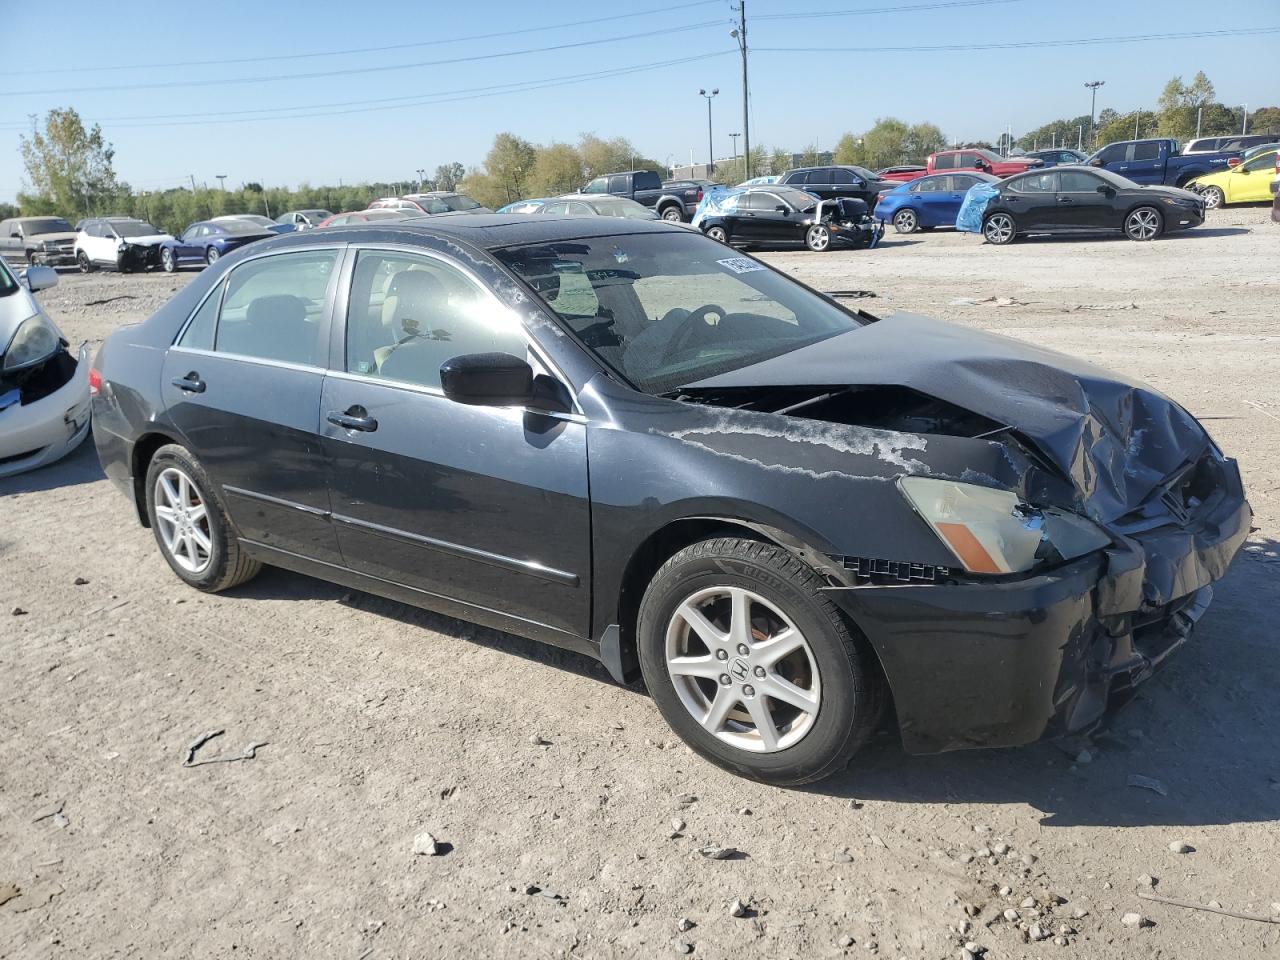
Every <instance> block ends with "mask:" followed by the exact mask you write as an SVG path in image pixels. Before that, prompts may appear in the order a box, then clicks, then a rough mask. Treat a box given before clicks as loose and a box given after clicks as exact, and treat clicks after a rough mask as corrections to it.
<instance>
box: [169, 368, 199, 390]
mask: <svg viewBox="0 0 1280 960" xmlns="http://www.w3.org/2000/svg"><path fill="white" fill-rule="evenodd" d="M169 382H170V383H172V384H173V385H174V386H175V387H177V388H178V389H179V390H184V391H186V392H187V393H204V387H205V383H204V381H203V380H201V379H200V374H198V373H196V372H195V371H194V370H192V371H191V372H190V373H188V374H187V375H186V376H185V377H174V378H173V379H172V380H170V381H169Z"/></svg>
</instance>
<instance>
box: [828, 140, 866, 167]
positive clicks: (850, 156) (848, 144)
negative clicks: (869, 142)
mask: <svg viewBox="0 0 1280 960" xmlns="http://www.w3.org/2000/svg"><path fill="white" fill-rule="evenodd" d="M831 159H832V161H833V162H834V163H844V164H853V165H855V166H860V167H861V166H865V165H866V162H867V155H866V151H865V150H863V148H862V138H861V137H857V136H854V135H853V134H852V133H846V134H844V135H843V136H841V137H840V139H839V140H837V141H836V147H835V149H834V150H832V151H831Z"/></svg>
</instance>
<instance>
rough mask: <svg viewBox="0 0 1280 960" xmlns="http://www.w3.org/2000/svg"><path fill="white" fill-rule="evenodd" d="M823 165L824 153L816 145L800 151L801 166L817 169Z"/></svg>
mask: <svg viewBox="0 0 1280 960" xmlns="http://www.w3.org/2000/svg"><path fill="white" fill-rule="evenodd" d="M820 163H822V152H821V151H820V150H819V149H818V145H817V144H816V143H811V144H809V145H808V146H807V147H805V148H804V149H803V150H802V151H800V166H802V167H816V166H817V165H818V164H820Z"/></svg>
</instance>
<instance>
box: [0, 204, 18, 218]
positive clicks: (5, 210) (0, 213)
mask: <svg viewBox="0 0 1280 960" xmlns="http://www.w3.org/2000/svg"><path fill="white" fill-rule="evenodd" d="M18 214H19V210H18V208H17V207H15V206H14V205H13V204H12V203H0V220H8V219H9V218H10V217H16V216H18Z"/></svg>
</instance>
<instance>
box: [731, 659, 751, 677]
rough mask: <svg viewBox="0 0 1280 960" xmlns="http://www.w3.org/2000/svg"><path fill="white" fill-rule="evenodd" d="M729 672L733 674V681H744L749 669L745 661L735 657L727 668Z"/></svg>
mask: <svg viewBox="0 0 1280 960" xmlns="http://www.w3.org/2000/svg"><path fill="white" fill-rule="evenodd" d="M729 672H730V673H732V674H733V679H735V680H745V679H747V674H749V673H750V672H751V667H750V666H748V665H747V661H745V660H743V659H742V658H741V657H737V658H735V659H734V661H733V663H732V664H731V665H730V666H729Z"/></svg>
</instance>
